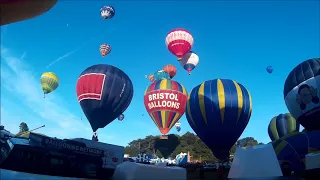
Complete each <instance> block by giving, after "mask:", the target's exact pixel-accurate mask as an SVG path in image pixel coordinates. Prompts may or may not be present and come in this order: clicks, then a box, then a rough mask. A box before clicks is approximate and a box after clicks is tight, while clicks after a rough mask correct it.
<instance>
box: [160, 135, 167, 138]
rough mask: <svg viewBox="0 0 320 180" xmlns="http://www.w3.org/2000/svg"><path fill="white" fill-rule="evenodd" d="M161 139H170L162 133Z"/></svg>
mask: <svg viewBox="0 0 320 180" xmlns="http://www.w3.org/2000/svg"><path fill="white" fill-rule="evenodd" d="M160 139H168V136H166V135H162V136H160Z"/></svg>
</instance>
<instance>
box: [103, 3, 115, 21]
mask: <svg viewBox="0 0 320 180" xmlns="http://www.w3.org/2000/svg"><path fill="white" fill-rule="evenodd" d="M115 14H116V11H115V10H114V8H113V7H112V6H103V7H102V8H101V9H100V15H101V17H102V19H111V18H113V16H114V15H115Z"/></svg>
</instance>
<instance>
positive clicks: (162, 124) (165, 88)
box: [144, 79, 187, 135]
mask: <svg viewBox="0 0 320 180" xmlns="http://www.w3.org/2000/svg"><path fill="white" fill-rule="evenodd" d="M186 102H187V91H186V89H185V88H184V87H183V86H182V85H181V84H179V83H178V82H176V81H173V80H167V79H165V80H160V81H155V82H153V83H152V84H151V85H150V86H149V87H148V88H147V89H146V91H145V93H144V106H145V107H146V110H147V112H148V113H149V115H150V117H151V118H152V120H153V121H154V123H155V124H156V125H157V127H158V128H159V130H160V132H161V133H162V134H163V135H166V134H167V133H168V132H169V131H170V129H171V128H172V127H173V126H174V125H175V123H176V122H177V121H178V120H179V119H180V118H181V116H182V115H183V113H184V112H185V108H186Z"/></svg>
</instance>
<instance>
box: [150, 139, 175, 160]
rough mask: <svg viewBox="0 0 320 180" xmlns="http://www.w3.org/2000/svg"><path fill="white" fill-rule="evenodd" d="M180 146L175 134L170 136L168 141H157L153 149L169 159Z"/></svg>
mask: <svg viewBox="0 0 320 180" xmlns="http://www.w3.org/2000/svg"><path fill="white" fill-rule="evenodd" d="M179 144H180V141H179V138H178V137H177V136H176V135H174V134H169V135H168V139H156V140H155V141H154V146H153V148H154V150H155V151H160V153H161V155H162V156H163V157H164V158H168V157H169V156H170V155H171V154H172V153H173V152H174V151H175V150H176V148H177V147H178V146H179Z"/></svg>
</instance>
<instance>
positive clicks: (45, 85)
mask: <svg viewBox="0 0 320 180" xmlns="http://www.w3.org/2000/svg"><path fill="white" fill-rule="evenodd" d="M40 84H41V87H42V91H43V94H44V95H43V98H45V95H46V94H49V93H51V92H52V91H54V90H56V89H57V88H58V86H59V78H58V76H57V75H56V74H54V73H53V72H45V73H43V74H42V75H41V78H40Z"/></svg>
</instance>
